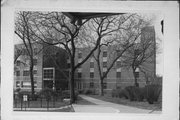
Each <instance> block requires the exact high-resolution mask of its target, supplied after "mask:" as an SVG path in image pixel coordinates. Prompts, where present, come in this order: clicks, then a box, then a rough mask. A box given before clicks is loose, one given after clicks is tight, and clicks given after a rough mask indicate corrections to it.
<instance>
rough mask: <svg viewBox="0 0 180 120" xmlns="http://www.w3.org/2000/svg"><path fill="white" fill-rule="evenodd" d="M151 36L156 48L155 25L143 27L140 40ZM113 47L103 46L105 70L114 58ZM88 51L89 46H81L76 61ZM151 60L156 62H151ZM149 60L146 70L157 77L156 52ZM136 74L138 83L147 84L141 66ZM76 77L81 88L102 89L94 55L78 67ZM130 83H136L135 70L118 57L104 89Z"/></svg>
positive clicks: (103, 67) (103, 66)
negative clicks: (123, 63) (123, 64)
mask: <svg viewBox="0 0 180 120" xmlns="http://www.w3.org/2000/svg"><path fill="white" fill-rule="evenodd" d="M147 35H148V36H147ZM149 38H150V39H152V40H151V41H153V44H152V46H151V48H152V49H156V48H155V31H154V27H147V28H144V29H142V35H141V37H140V41H141V42H144V41H146V40H147V39H149ZM137 45H138V43H137ZM112 49H114V46H109V47H104V48H102V54H100V58H101V59H100V64H101V69H102V71H103V72H104V71H106V70H107V66H108V65H109V62H110V61H111V60H112V58H111V56H110V54H111V52H112ZM149 50H150V49H149ZM88 51H89V48H79V49H78V52H77V55H76V63H77V62H79V61H81V60H82V59H83V56H86V55H87V53H88ZM154 52H156V51H154ZM96 53H97V51H95V53H94V54H96ZM149 60H150V61H154V62H149ZM149 60H147V62H145V63H143V64H144V65H143V66H144V67H145V68H146V71H145V72H146V74H148V75H149V76H151V77H155V75H156V54H155V53H154V55H153V56H152V57H150V58H149ZM68 61H69V60H68ZM69 64H70V63H69ZM136 76H137V77H138V83H139V85H140V86H144V85H146V84H147V83H146V82H147V81H146V78H145V77H146V76H145V74H144V73H143V72H141V71H140V69H139V68H137V69H136ZM75 79H76V85H75V86H76V88H77V89H79V90H87V89H91V90H95V91H96V92H97V93H98V92H99V91H100V78H99V73H98V67H97V63H96V61H95V59H94V58H93V57H90V58H89V59H88V60H87V61H86V62H85V63H84V64H83V65H82V66H81V67H80V68H78V69H77V71H76V76H75ZM149 79H151V78H149ZM129 85H134V76H133V71H132V69H131V68H127V67H123V66H122V61H121V59H118V60H117V61H116V63H115V64H114V66H113V67H112V69H111V70H110V72H109V73H108V74H107V76H106V78H105V79H104V86H103V87H104V91H105V92H106V93H107V92H111V90H112V89H116V88H118V87H121V88H123V87H126V86H129Z"/></svg>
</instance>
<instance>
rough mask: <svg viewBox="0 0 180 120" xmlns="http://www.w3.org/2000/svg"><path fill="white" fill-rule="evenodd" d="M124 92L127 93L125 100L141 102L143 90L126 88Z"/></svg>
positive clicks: (132, 87)
mask: <svg viewBox="0 0 180 120" xmlns="http://www.w3.org/2000/svg"><path fill="white" fill-rule="evenodd" d="M124 92H127V93H126V98H129V99H130V100H131V101H136V100H138V101H143V99H144V88H140V87H136V86H128V87H126V88H125V91H124Z"/></svg>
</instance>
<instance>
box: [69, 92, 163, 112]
mask: <svg viewBox="0 0 180 120" xmlns="http://www.w3.org/2000/svg"><path fill="white" fill-rule="evenodd" d="M79 96H80V97H81V98H83V99H85V100H87V101H89V102H91V103H94V104H96V105H78V104H73V108H74V110H75V112H90V113H156V114H157V113H161V111H153V112H152V110H146V109H140V108H135V107H130V106H125V105H120V104H115V103H111V102H106V101H102V100H99V99H95V98H92V97H89V96H85V95H79Z"/></svg>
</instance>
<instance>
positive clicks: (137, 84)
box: [133, 70, 139, 87]
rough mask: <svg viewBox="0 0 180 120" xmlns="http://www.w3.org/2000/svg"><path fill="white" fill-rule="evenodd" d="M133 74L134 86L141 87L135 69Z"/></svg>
mask: <svg viewBox="0 0 180 120" xmlns="http://www.w3.org/2000/svg"><path fill="white" fill-rule="evenodd" d="M133 75H134V86H136V87H139V83H138V81H137V77H136V72H135V70H133Z"/></svg>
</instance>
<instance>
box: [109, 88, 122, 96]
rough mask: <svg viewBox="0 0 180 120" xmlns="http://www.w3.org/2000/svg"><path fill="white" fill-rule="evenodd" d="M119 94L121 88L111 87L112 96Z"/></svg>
mask: <svg viewBox="0 0 180 120" xmlns="http://www.w3.org/2000/svg"><path fill="white" fill-rule="evenodd" d="M120 94H121V89H120V88H118V89H113V90H112V92H111V95H112V97H120Z"/></svg>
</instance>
